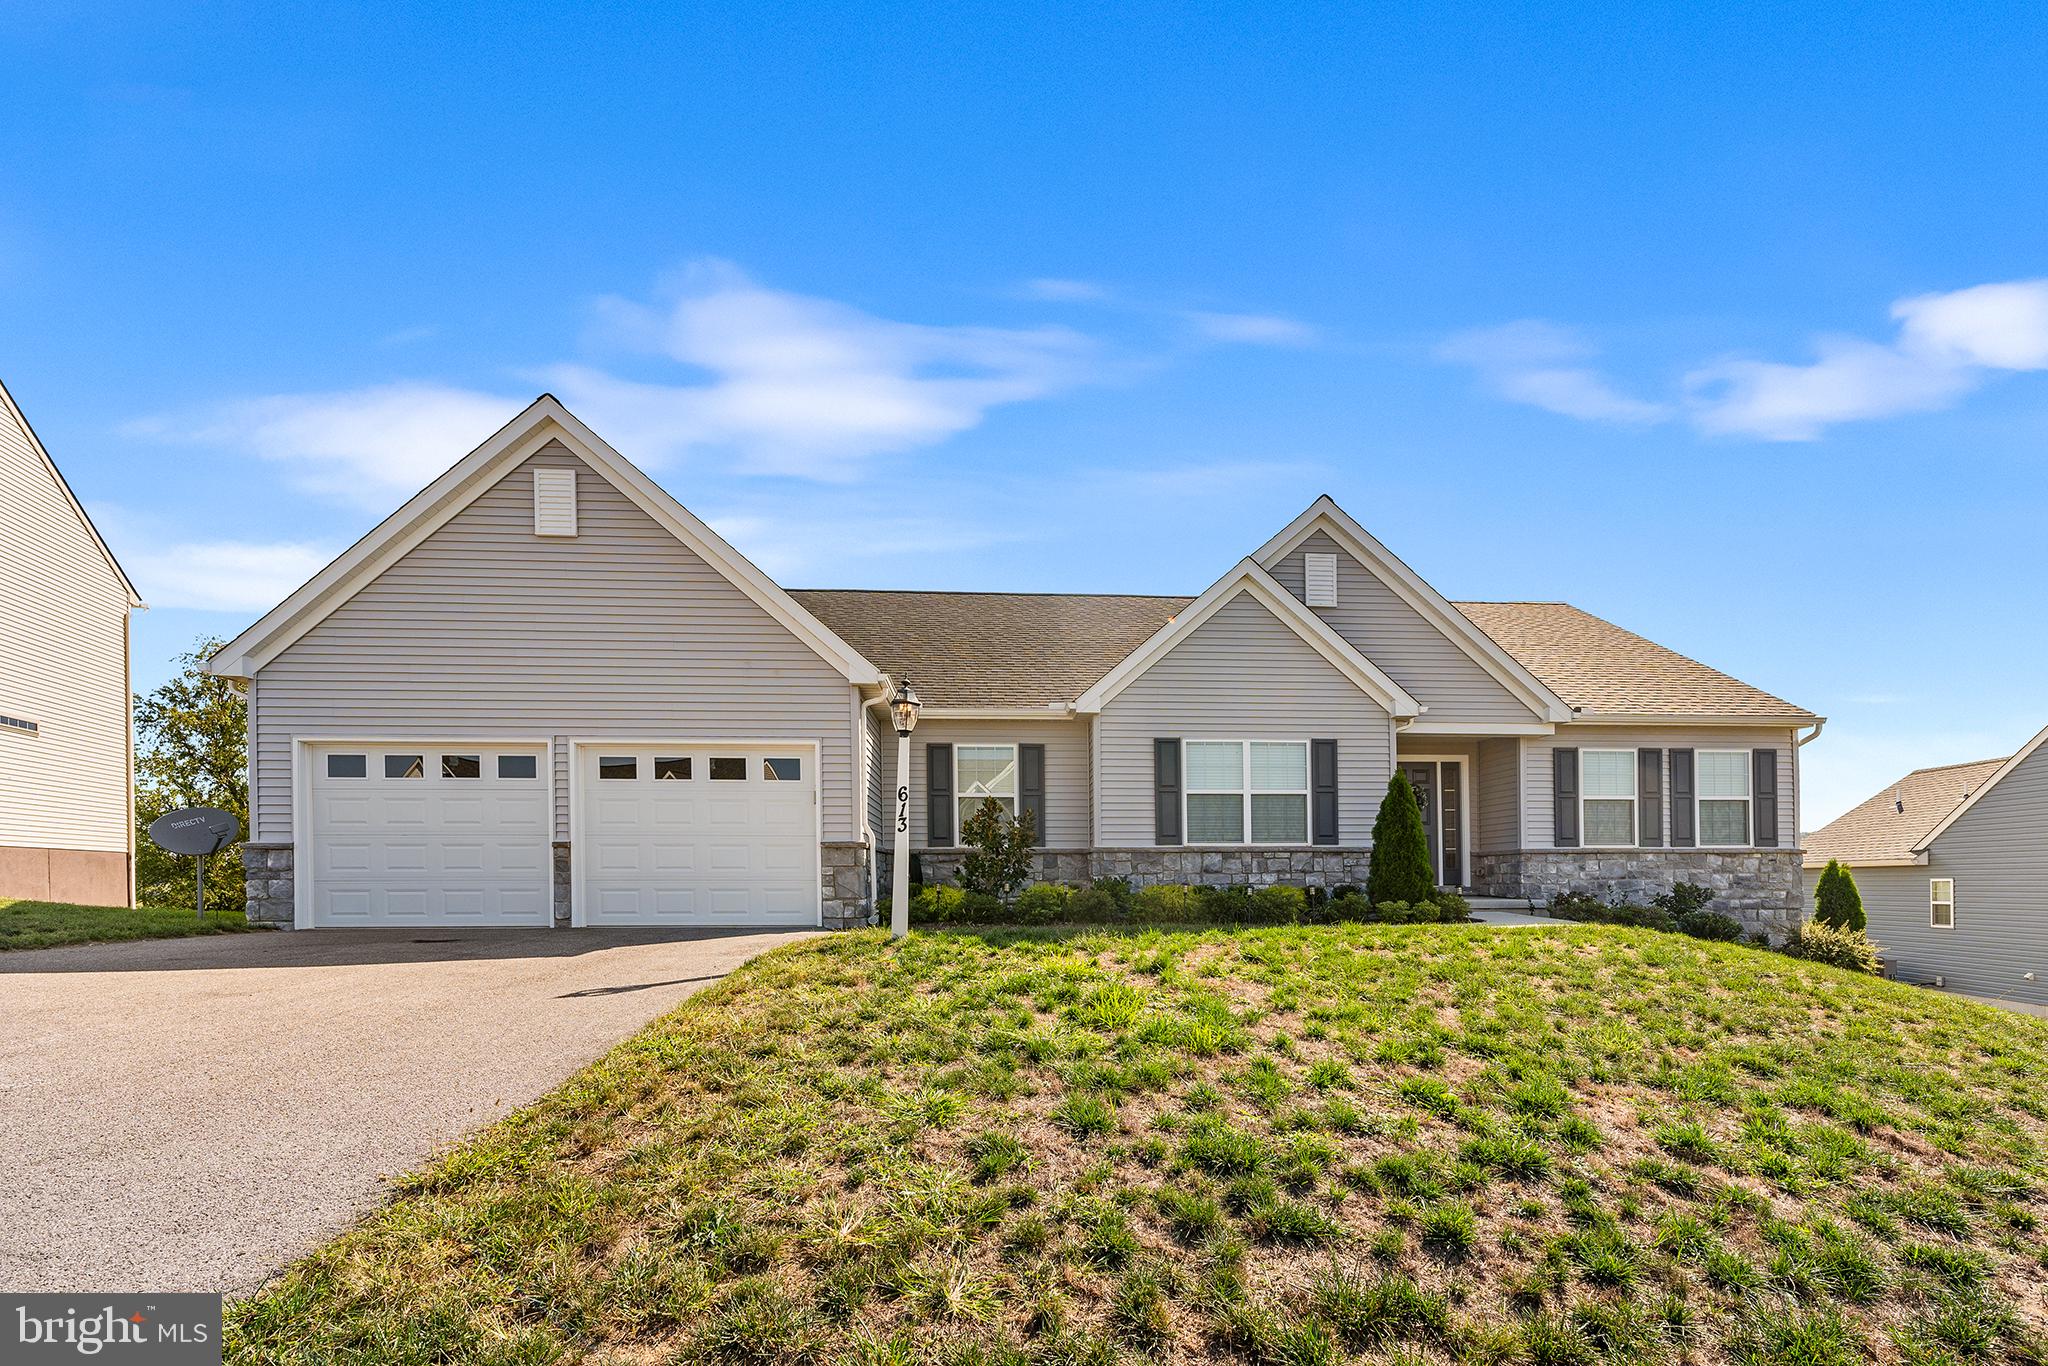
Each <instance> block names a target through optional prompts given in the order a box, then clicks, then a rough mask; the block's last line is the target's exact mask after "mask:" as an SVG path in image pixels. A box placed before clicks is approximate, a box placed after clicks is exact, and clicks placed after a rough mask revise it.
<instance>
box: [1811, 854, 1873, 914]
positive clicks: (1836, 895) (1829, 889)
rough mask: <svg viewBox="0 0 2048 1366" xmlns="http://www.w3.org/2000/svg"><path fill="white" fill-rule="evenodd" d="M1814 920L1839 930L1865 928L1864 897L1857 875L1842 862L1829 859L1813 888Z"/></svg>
mask: <svg viewBox="0 0 2048 1366" xmlns="http://www.w3.org/2000/svg"><path fill="white" fill-rule="evenodd" d="M1813 918H1814V919H1815V920H1818V921H1819V922H1820V923H1821V924H1823V925H1829V926H1832V927H1833V928H1835V929H1838V930H1860V929H1863V928H1865V923H1866V922H1865V920H1864V916H1863V893H1862V892H1861V891H1859V890H1857V887H1856V875H1855V874H1854V873H1852V872H1850V871H1849V870H1848V869H1847V868H1844V867H1843V866H1842V864H1841V861H1840V860H1839V859H1829V860H1828V866H1827V867H1825V868H1823V869H1822V870H1821V874H1820V881H1818V882H1816V883H1815V884H1814V886H1813Z"/></svg>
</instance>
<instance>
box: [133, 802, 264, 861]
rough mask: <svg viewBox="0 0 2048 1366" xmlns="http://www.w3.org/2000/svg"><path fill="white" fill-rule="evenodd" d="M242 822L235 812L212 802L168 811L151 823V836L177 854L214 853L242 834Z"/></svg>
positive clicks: (167, 849)
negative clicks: (212, 805)
mask: <svg viewBox="0 0 2048 1366" xmlns="http://www.w3.org/2000/svg"><path fill="white" fill-rule="evenodd" d="M241 834H242V823H241V822H240V821H238V820H236V819H235V818H234V815H233V814H232V813H231V812H227V811H221V810H219V809H217V808H215V807H211V806H188V807H184V808H182V809H181V810H177V811H167V812H165V813H164V814H163V815H161V816H158V817H157V818H156V820H154V821H153V822H151V823H150V827H149V837H150V839H151V840H153V841H155V843H156V846H157V848H159V849H163V850H165V851H167V852H169V853H173V854H213V853H218V852H219V851H220V849H221V847H222V846H223V845H227V844H232V843H233V842H234V841H235V840H237V839H239V838H241Z"/></svg>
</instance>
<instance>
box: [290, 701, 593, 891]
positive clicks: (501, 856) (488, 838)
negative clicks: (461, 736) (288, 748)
mask: <svg viewBox="0 0 2048 1366" xmlns="http://www.w3.org/2000/svg"><path fill="white" fill-rule="evenodd" d="M308 755H309V758H310V760H311V764H312V770H313V771H312V780H311V795H312V808H313V813H312V816H313V818H312V846H313V847H312V873H313V877H312V891H313V897H312V900H313V923H314V924H315V925H551V924H553V923H554V908H553V905H552V901H553V875H552V872H551V869H550V866H549V847H550V846H549V841H548V833H549V832H548V819H549V811H548V769H547V751H546V749H545V748H544V747H542V746H539V745H534V746H530V747H521V746H502V745H478V744H475V743H469V744H464V743H461V742H452V743H449V744H445V745H438V744H427V743H416V744H402V745H335V746H325V745H323V746H317V747H311V748H309V751H308Z"/></svg>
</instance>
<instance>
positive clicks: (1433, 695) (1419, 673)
mask: <svg viewBox="0 0 2048 1366" xmlns="http://www.w3.org/2000/svg"><path fill="white" fill-rule="evenodd" d="M1312 551H1313V552H1318V553H1323V554H1332V555H1335V556H1336V557H1337V605H1336V606H1335V607H1318V608H1314V609H1312V610H1313V611H1314V612H1315V614H1316V615H1317V616H1319V617H1321V618H1322V619H1323V620H1324V621H1326V622H1328V623H1329V624H1330V626H1331V627H1332V628H1333V629H1334V630H1335V631H1336V632H1337V634H1338V635H1341V636H1343V637H1344V639H1346V640H1348V641H1350V642H1351V643H1352V644H1353V645H1355V646H1357V647H1358V652H1359V653H1360V654H1362V655H1364V656H1365V657H1366V658H1367V659H1369V660H1371V661H1372V662H1373V663H1375V664H1377V665H1379V666H1380V668H1381V669H1382V670H1384V671H1385V672H1386V673H1387V675H1388V676H1389V677H1391V678H1392V679H1393V680H1394V681H1395V682H1396V683H1399V684H1400V685H1401V686H1402V687H1404V688H1406V689H1407V690H1408V691H1409V692H1410V693H1411V694H1412V695H1413V696H1414V697H1415V699H1416V700H1417V701H1419V702H1421V703H1422V704H1423V705H1424V706H1426V707H1428V708H1429V719H1430V721H1431V722H1439V721H1447V722H1453V723H1457V724H1464V723H1468V722H1469V723H1471V724H1472V725H1474V727H1475V728H1482V729H1483V728H1484V726H1485V725H1486V724H1487V723H1500V722H1529V721H1534V720H1536V719H1537V717H1536V715H1535V713H1534V712H1531V711H1530V710H1529V709H1528V708H1527V707H1526V706H1524V705H1523V704H1522V703H1521V702H1520V701H1518V700H1517V699H1516V698H1515V695H1514V694H1513V693H1511V692H1509V691H1508V690H1507V689H1506V688H1504V687H1502V686H1501V684H1500V682H1499V681H1498V680H1496V679H1495V678H1494V677H1493V675H1492V674H1490V673H1488V672H1487V671H1486V670H1485V669H1484V668H1482V667H1480V665H1479V663H1478V661H1476V660H1474V659H1473V658H1472V657H1471V656H1470V655H1468V654H1466V653H1465V652H1464V650H1462V649H1461V648H1459V647H1458V645H1457V644H1456V643H1454V642H1453V641H1451V640H1450V639H1449V638H1448V637H1446V636H1445V635H1444V633H1443V632H1442V631H1439V630H1438V629H1437V628H1436V627H1435V626H1432V625H1431V624H1430V623H1429V622H1428V621H1427V620H1426V619H1425V618H1424V617H1423V616H1422V615H1421V614H1420V613H1418V612H1417V611H1416V610H1415V609H1414V608H1412V607H1410V606H1409V605H1408V604H1407V603H1405V602H1403V601H1402V600H1401V599H1400V597H1399V596H1397V595H1396V594H1395V592H1394V590H1393V589H1391V588H1389V587H1387V585H1386V584H1385V583H1383V582H1381V580H1380V579H1379V577H1378V576H1377V575H1375V574H1374V573H1373V572H1372V571H1371V570H1370V569H1367V568H1366V567H1365V566H1364V565H1363V564H1360V563H1359V562H1358V561H1357V560H1356V559H1355V558H1353V557H1352V556H1351V555H1350V554H1349V553H1348V552H1346V551H1345V550H1344V549H1342V548H1341V547H1340V546H1339V545H1338V544H1337V543H1336V542H1335V541H1334V540H1331V539H1330V537H1329V536H1328V535H1326V534H1325V533H1323V532H1320V531H1318V532H1316V533H1315V534H1314V535H1312V536H1310V537H1309V538H1308V539H1307V540H1305V541H1303V542H1302V543H1301V545H1299V546H1298V547H1296V548H1295V549H1294V550H1293V551H1292V552H1290V553H1289V554H1288V556H1287V557H1286V558H1285V559H1283V560H1281V561H1280V563H1278V564H1276V565H1274V566H1273V577H1274V578H1276V579H1278V580H1279V581H1280V583H1281V584H1282V585H1283V586H1284V587H1285V588H1286V589H1287V591H1288V592H1290V593H1292V594H1294V596H1296V597H1297V598H1299V597H1302V596H1303V592H1302V577H1303V572H1304V570H1303V560H1302V557H1303V556H1304V555H1307V554H1309V553H1310V552H1312Z"/></svg>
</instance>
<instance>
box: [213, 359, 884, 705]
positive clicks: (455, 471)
mask: <svg viewBox="0 0 2048 1366" xmlns="http://www.w3.org/2000/svg"><path fill="white" fill-rule="evenodd" d="M551 441H560V442H561V443H562V444H563V445H564V446H566V447H567V448H568V449H569V452H570V453H571V454H572V455H575V456H576V457H577V458H578V459H580V460H582V461H583V462H584V463H585V464H587V465H589V466H590V467H591V468H592V469H593V470H595V471H596V472H597V473H598V474H599V475H600V476H601V477H603V478H605V479H607V480H609V481H610V482H611V483H612V485H613V486H614V487H616V488H617V489H618V490H619V491H620V492H621V493H623V494H625V495H626V497H628V498H630V499H631V500H632V501H633V502H634V503H636V504H638V505H639V506H640V508H641V510H642V511H644V512H646V513H647V514H648V516H650V517H652V518H654V520H655V521H656V522H659V523H660V524H661V525H662V527H663V528H664V529H665V530H667V531H668V532H669V533H670V534H671V535H673V536H674V537H675V538H676V539H677V540H679V541H681V542H682V543H683V544H684V545H686V546H688V547H689V548H690V549H691V550H692V551H694V552H695V553H696V554H697V555H699V556H700V557H701V558H703V559H704V560H705V561H706V562H707V563H709V564H710V565H711V566H712V567H713V568H714V569H716V570H718V572H719V573H721V574H722V575H724V576H725V578H726V579H727V580H728V581H730V582H731V583H732V585H733V586H734V587H735V588H738V589H739V590H740V591H741V592H742V593H745V594H746V595H747V596H748V597H749V598H751V599H753V601H754V602H755V603H756V604H757V605H758V606H759V607H761V609H762V610H763V611H765V612H767V613H768V614H769V615H770V616H772V617H774V618H775V620H776V621H778V622H780V623H781V624H782V625H783V626H784V627H785V628H787V629H788V630H789V632H790V633H791V634H792V635H794V636H796V637H797V639H799V640H801V641H803V642H804V643H805V644H806V645H808V646H810V647H811V649H812V650H814V651H816V652H817V654H818V655H819V656H820V657H821V658H823V659H824V660H825V661H826V662H827V663H829V664H831V665H832V666H833V667H834V668H836V669H837V670H839V672H840V673H841V674H843V675H844V676H845V678H846V680H847V681H848V682H849V683H852V684H854V685H855V686H856V687H880V686H881V683H882V675H881V671H880V670H878V669H876V668H875V666H874V665H872V664H870V663H869V662H868V661H867V660H866V659H864V658H862V657H861V654H860V652H859V651H857V650H855V649H854V648H853V647H852V646H851V645H848V644H847V643H846V642H845V641H844V640H841V639H840V638H839V637H838V636H837V635H835V634H834V633H833V632H832V630H831V629H830V628H829V627H827V626H826V625H825V624H824V623H823V622H821V621H819V620H818V619H817V618H816V617H814V616H812V615H811V613H810V612H809V611H807V610H806V609H805V608H804V607H803V605H802V604H800V603H798V602H797V601H796V599H794V598H792V597H790V596H789V594H788V593H786V592H784V591H783V590H782V588H781V587H780V586H778V585H777V584H776V583H775V581H774V580H772V579H770V578H769V577H768V576H767V575H766V574H764V573H762V572H761V570H760V569H759V568H757V567H756V566H755V565H754V563H753V562H752V561H750V560H748V559H747V558H746V556H744V555H742V554H740V553H739V552H738V551H737V550H734V549H733V548H732V547H731V546H730V545H728V544H726V542H725V540H724V539H723V538H721V537H720V536H719V535H718V533H717V532H715V531H713V530H712V529H711V528H710V527H708V526H706V525H705V524H704V523H703V522H702V521H700V520H698V518H697V517H696V515H695V514H693V513H692V512H691V511H690V510H689V509H688V508H686V507H684V506H683V505H682V504H681V503H679V502H677V501H676V500H675V499H674V498H673V497H671V496H670V494H669V493H668V491H667V490H666V489H664V488H662V487H661V486H660V485H659V484H657V483H655V482H654V481H653V480H652V479H650V478H648V477H647V476H646V475H645V474H643V473H642V472H641V471H640V470H639V468H638V467H636V466H635V465H634V464H633V463H632V462H631V461H629V460H627V459H626V458H625V457H624V456H622V455H620V454H619V453H618V452H617V451H615V450H613V449H612V448H611V446H610V445H608V444H607V443H606V442H605V441H604V439H603V438H602V437H600V436H598V435H597V434H596V433H595V432H593V431H591V430H590V428H588V427H586V426H584V425H583V423H582V421H581V420H579V419H578V418H577V417H576V415H575V414H573V413H571V412H570V411H569V410H568V409H567V408H565V407H563V406H562V404H561V402H560V401H559V400H557V399H556V398H555V396H554V395H552V394H542V395H541V396H540V397H539V398H537V399H535V400H534V401H533V402H532V403H531V404H529V405H528V406H527V408H526V410H525V411H524V412H522V413H520V414H519V416H517V417H515V418H513V419H512V420H511V421H510V422H508V423H506V424H505V425H504V426H503V427H501V428H499V429H498V431H497V432H496V433H495V434H494V435H493V436H492V437H491V438H490V439H489V440H488V441H486V442H484V443H483V445H481V446H478V447H477V448H476V449H475V450H473V451H471V452H470V453H469V454H468V455H466V456H464V457H463V458H462V459H460V460H458V461H456V462H455V464H454V465H452V466H450V467H449V468H448V469H447V470H446V471H445V472H444V473H443V474H442V475H441V477H440V478H438V479H436V480H434V482H433V483H431V484H429V485H427V486H426V487H425V488H424V489H421V490H420V491H419V492H418V493H416V494H414V495H413V496H412V497H411V498H409V499H407V500H406V502H405V503H404V505H403V506H401V507H400V508H399V509H398V510H397V511H396V512H394V513H392V514H391V515H390V516H389V517H386V518H385V519H384V520H383V521H382V522H380V523H378V524H377V526H376V527H374V528H373V529H372V530H371V531H370V532H369V533H368V534H367V535H365V536H364V537H363V538H362V539H361V540H359V541H357V542H356V543H355V544H354V545H352V546H350V547H349V548H348V549H347V550H345V551H343V552H342V553H341V554H340V555H339V556H337V557H336V558H335V559H334V560H333V562H332V563H330V564H328V565H327V567H326V568H324V569H322V570H321V571H320V572H319V573H317V574H315V575H314V576H313V577H312V578H311V579H309V580H307V581H306V582H305V583H304V584H303V585H301V586H300V587H299V588H298V590H297V591H296V592H294V593H292V594H291V596H289V597H287V598H286V599H285V600H284V601H283V602H281V603H279V604H278V605H277V606H276V607H273V608H271V609H270V611H268V612H266V613H264V614H263V616H262V617H261V618H260V619H259V620H258V621H257V622H256V624H255V625H253V626H251V627H250V628H249V629H248V630H246V631H244V632H242V633H241V634H240V635H238V636H236V637H235V638H234V639H233V640H231V641H229V642H228V643H227V644H226V645H225V646H223V647H222V648H221V649H220V651H219V652H218V653H216V654H215V655H214V656H213V658H212V659H211V660H209V661H208V662H207V665H206V669H207V672H209V673H214V674H221V675H225V676H227V677H232V678H248V677H251V676H252V675H254V674H255V673H256V671H257V670H259V669H261V668H262V667H263V666H264V665H265V664H268V663H269V662H270V661H271V660H273V659H275V658H276V657H277V656H278V655H279V654H281V653H283V651H284V650H286V649H287V648H289V647H290V646H291V644H292V643H293V642H294V641H296V640H298V639H299V638H300V637H302V636H304V635H305V634H306V632H308V631H310V630H311V629H312V628H313V627H314V626H316V625H318V624H319V623H320V622H321V621H323V620H325V619H326V618H327V616H329V615H330V614H331V613H332V612H333V611H334V610H335V609H336V608H338V607H340V606H341V604H342V603H344V602H346V601H348V599H349V598H351V597H353V596H354V595H355V593H356V591H357V590H358V589H360V588H361V587H362V586H363V585H364V584H366V583H368V582H370V581H371V580H372V579H374V578H376V576H377V575H379V574H381V573H382V572H384V570H386V569H387V568H389V567H390V566H391V565H392V564H394V563H396V562H397V561H398V559H399V558H400V557H401V556H403V555H405V554H406V553H407V552H408V551H410V550H411V549H412V548H413V547H415V546H417V545H418V544H420V542H422V541H424V540H425V539H426V538H427V537H428V536H430V535H432V534H433V533H434V532H435V531H437V530H439V529H440V528H441V527H442V526H444V525H446V523H447V522H448V521H449V519H451V518H452V517H454V516H455V514H456V513H458V512H460V511H461V510H462V509H463V508H465V507H468V506H469V505H470V504H471V503H472V502H474V501H476V499H477V498H478V497H480V496H481V495H482V494H483V493H484V491H485V490H486V489H489V488H490V487H491V486H492V485H494V484H496V483H497V481H498V479H499V478H500V477H501V476H502V475H503V474H504V473H505V471H507V470H509V469H511V468H513V467H514V466H516V465H518V464H519V463H520V462H521V461H524V460H525V459H527V458H528V457H529V456H531V455H532V454H533V453H534V452H536V451H538V450H540V449H541V448H542V447H544V446H546V445H547V444H548V443H549V442H551Z"/></svg>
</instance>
